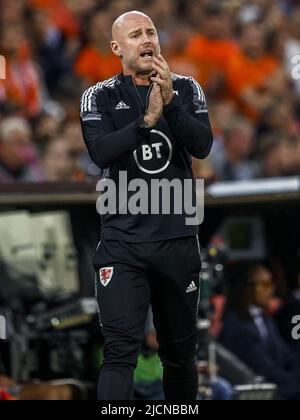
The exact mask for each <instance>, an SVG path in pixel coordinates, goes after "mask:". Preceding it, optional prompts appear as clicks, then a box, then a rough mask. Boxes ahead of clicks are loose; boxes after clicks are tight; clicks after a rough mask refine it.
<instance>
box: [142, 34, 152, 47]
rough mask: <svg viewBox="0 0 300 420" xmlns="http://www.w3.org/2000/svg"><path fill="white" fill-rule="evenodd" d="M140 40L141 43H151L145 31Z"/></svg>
mask: <svg viewBox="0 0 300 420" xmlns="http://www.w3.org/2000/svg"><path fill="white" fill-rule="evenodd" d="M142 42H143V44H151V39H150V37H149V35H148V34H147V33H145V34H144V35H143V38H142Z"/></svg>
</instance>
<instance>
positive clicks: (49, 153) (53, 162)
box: [41, 137, 77, 182]
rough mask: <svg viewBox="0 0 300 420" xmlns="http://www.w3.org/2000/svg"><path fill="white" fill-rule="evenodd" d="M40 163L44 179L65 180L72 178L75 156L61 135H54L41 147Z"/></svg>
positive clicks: (73, 175) (74, 168)
mask: <svg viewBox="0 0 300 420" xmlns="http://www.w3.org/2000/svg"><path fill="white" fill-rule="evenodd" d="M41 165H42V169H43V173H44V180H45V181H49V182H60V181H61V182H67V181H72V180H74V177H75V172H76V169H77V168H76V158H75V157H74V156H73V155H72V153H71V149H70V145H69V144H68V143H67V142H66V140H65V139H64V138H63V137H54V138H53V139H51V140H49V141H48V142H47V143H46V144H45V146H44V147H43V149H42V155H41Z"/></svg>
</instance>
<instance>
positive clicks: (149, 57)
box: [111, 11, 160, 75]
mask: <svg viewBox="0 0 300 420" xmlns="http://www.w3.org/2000/svg"><path fill="white" fill-rule="evenodd" d="M112 38H113V40H112V41H111V48H112V51H113V53H114V54H115V55H116V56H118V57H119V58H120V59H121V61H122V66H123V73H124V74H126V75H129V74H131V75H136V74H146V75H147V74H151V72H153V59H154V57H155V56H156V57H157V56H158V55H159V54H160V45H159V39H158V35H157V31H156V29H155V26H154V24H153V22H152V20H151V19H150V18H149V16H147V15H145V14H144V13H141V12H138V11H132V12H128V13H124V14H123V15H121V16H120V17H118V19H117V20H116V21H115V23H114V24H113V26H112Z"/></svg>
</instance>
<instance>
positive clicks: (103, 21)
mask: <svg viewBox="0 0 300 420" xmlns="http://www.w3.org/2000/svg"><path fill="white" fill-rule="evenodd" d="M110 31H111V19H110V15H109V14H108V12H98V13H96V14H95V15H93V16H92V17H91V19H90V21H89V24H88V25H87V45H86V46H84V47H83V49H82V50H81V51H80V53H79V55H78V58H77V61H76V64H75V72H76V74H77V75H78V76H81V77H83V78H84V79H85V80H86V82H87V84H93V83H96V82H99V81H102V80H105V79H109V78H111V77H112V76H114V75H115V74H117V73H120V72H121V71H122V67H121V62H120V59H119V58H118V57H116V56H115V55H113V53H112V51H111V49H110V40H111V35H110Z"/></svg>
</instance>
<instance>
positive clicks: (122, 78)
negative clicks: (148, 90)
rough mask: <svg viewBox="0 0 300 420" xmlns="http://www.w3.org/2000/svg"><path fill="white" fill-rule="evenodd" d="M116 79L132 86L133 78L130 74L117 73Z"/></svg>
mask: <svg viewBox="0 0 300 420" xmlns="http://www.w3.org/2000/svg"><path fill="white" fill-rule="evenodd" d="M117 80H118V81H119V82H121V83H125V84H126V85H130V86H134V79H133V77H132V76H125V75H124V74H123V73H120V74H118V75H117ZM149 86H150V85H149Z"/></svg>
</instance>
